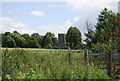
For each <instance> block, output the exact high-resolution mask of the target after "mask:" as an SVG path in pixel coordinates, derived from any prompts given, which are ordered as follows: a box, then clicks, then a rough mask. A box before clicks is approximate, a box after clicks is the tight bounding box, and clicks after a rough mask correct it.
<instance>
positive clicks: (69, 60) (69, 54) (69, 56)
mask: <svg viewBox="0 0 120 81" xmlns="http://www.w3.org/2000/svg"><path fill="white" fill-rule="evenodd" d="M70 57H71V56H70V53H68V61H69V63H70V59H71V58H70Z"/></svg>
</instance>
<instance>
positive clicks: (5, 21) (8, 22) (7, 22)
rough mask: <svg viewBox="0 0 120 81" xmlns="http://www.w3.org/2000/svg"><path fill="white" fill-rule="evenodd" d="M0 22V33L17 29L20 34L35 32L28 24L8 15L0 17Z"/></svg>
mask: <svg viewBox="0 0 120 81" xmlns="http://www.w3.org/2000/svg"><path fill="white" fill-rule="evenodd" d="M0 22H1V23H0V27H2V29H1V30H0V32H1V33H4V32H13V31H18V32H20V33H22V34H23V33H29V34H32V33H35V32H36V31H34V30H32V29H30V27H29V26H28V25H26V24H23V23H22V22H20V21H17V20H15V19H12V18H9V17H0Z"/></svg>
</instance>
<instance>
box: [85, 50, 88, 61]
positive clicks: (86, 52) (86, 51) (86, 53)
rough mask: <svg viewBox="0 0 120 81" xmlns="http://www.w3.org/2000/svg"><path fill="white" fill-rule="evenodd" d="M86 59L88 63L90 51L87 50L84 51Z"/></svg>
mask: <svg viewBox="0 0 120 81" xmlns="http://www.w3.org/2000/svg"><path fill="white" fill-rule="evenodd" d="M84 59H85V61H88V50H87V49H85V50H84Z"/></svg>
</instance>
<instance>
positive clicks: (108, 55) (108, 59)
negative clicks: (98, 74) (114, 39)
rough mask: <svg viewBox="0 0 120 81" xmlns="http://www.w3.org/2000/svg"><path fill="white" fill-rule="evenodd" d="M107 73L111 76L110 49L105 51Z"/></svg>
mask: <svg viewBox="0 0 120 81" xmlns="http://www.w3.org/2000/svg"><path fill="white" fill-rule="evenodd" d="M107 74H108V76H110V77H111V76H112V51H111V50H109V51H108V53H107Z"/></svg>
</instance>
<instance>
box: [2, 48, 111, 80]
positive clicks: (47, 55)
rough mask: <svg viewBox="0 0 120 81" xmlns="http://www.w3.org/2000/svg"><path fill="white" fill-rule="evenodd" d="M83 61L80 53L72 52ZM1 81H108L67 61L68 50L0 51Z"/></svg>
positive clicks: (82, 65)
mask: <svg viewBox="0 0 120 81" xmlns="http://www.w3.org/2000/svg"><path fill="white" fill-rule="evenodd" d="M71 54H72V57H75V58H83V54H84V53H83V50H71ZM2 72H3V74H2V79H85V80H86V79H87V80H89V79H110V77H108V75H107V71H106V70H102V69H98V67H96V66H94V65H93V64H92V63H91V64H87V62H85V61H71V62H70V63H69V61H68V50H53V49H48V50H46V49H2Z"/></svg>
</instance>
